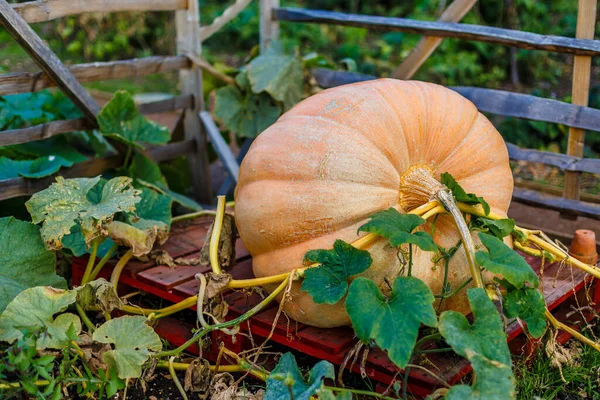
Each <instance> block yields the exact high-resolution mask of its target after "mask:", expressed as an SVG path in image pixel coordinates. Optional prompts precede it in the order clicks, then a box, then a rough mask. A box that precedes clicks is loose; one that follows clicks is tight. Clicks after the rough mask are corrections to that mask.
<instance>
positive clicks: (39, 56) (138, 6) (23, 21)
mask: <svg viewBox="0 0 600 400" xmlns="http://www.w3.org/2000/svg"><path fill="white" fill-rule="evenodd" d="M259 1H260V9H261V25H260V44H261V50H264V49H265V48H266V47H267V46H268V44H269V42H270V41H271V40H274V39H277V38H278V36H279V22H280V21H288V22H310V23H323V24H335V25H343V26H358V27H365V28H369V29H373V30H392V31H401V32H408V33H417V34H422V35H426V36H427V37H428V38H433V39H436V38H437V39H436V40H433V41H430V42H427V43H424V44H425V47H426V48H427V52H426V53H427V55H428V54H430V53H431V52H432V51H433V49H434V48H435V46H437V44H439V41H440V40H441V38H446V37H450V38H458V39H463V40H475V41H483V42H488V43H495V44H500V45H508V46H513V47H515V48H524V49H530V50H539V51H551V52H559V53H566V54H573V55H575V65H574V75H573V101H574V104H569V103H565V102H560V101H557V100H551V99H544V98H539V97H535V96H531V95H524V94H519V93H511V92H507V91H501V90H491V89H483V88H472V87H455V88H453V89H454V90H456V91H458V92H459V93H461V94H462V95H463V96H465V97H467V98H469V99H471V100H472V101H473V102H474V103H475V104H476V105H477V107H478V108H479V109H480V110H481V111H484V112H489V113H492V114H496V115H501V116H510V117H516V118H524V119H530V120H536V121H546V122H551V123H558V124H564V125H567V126H569V127H570V130H569V148H568V152H567V154H554V153H546V152H539V151H535V150H527V149H520V148H518V147H516V146H514V145H510V144H509V145H508V149H509V155H510V157H511V159H513V160H525V161H530V162H541V163H544V164H548V165H552V166H555V167H559V168H561V169H562V170H563V171H565V189H564V191H563V193H562V197H557V196H549V195H548V194H542V193H540V192H539V191H533V190H530V189H527V188H516V189H515V192H514V196H513V197H514V200H516V201H518V202H522V203H526V204H533V205H536V206H542V207H546V208H549V209H554V210H558V211H561V212H562V213H564V215H566V216H573V215H575V216H576V215H581V216H586V217H591V218H595V219H600V205H598V204H597V203H598V198H597V197H595V196H583V200H588V201H581V199H580V197H582V196H581V194H580V179H579V177H580V176H581V174H582V173H584V172H585V173H593V174H599V173H600V160H596V159H586V158H583V157H582V156H583V143H584V132H585V130H591V131H600V110H596V109H592V108H589V107H587V96H588V91H589V78H590V63H591V57H592V56H597V55H600V41H597V40H592V39H593V33H594V23H595V15H596V2H595V1H594V0H579V13H578V25H577V38H566V37H559V36H546V35H541V34H536V33H530V32H520V31H516V30H510V29H500V28H493V27H485V26H477V25H467V24H461V23H455V22H445V21H454V20H458V19H460V18H461V17H462V16H463V15H464V14H465V13H466V11H467V10H468V8H470V7H472V6H473V4H474V3H475V1H474V0H455V2H454V3H456V4H454V3H453V4H451V5H450V7H448V10H447V11H448V12H447V13H444V14H443V15H442V18H441V20H440V21H436V22H429V21H416V20H411V19H403V18H388V17H379V16H366V15H355V14H345V13H339V12H331V11H321V10H306V9H293V8H281V7H280V6H279V0H259ZM250 2H251V0H236V1H235V2H234V3H233V4H232V5H231V6H230V7H229V8H227V9H226V10H225V11H224V13H223V14H222V15H221V16H220V17H218V18H216V19H215V20H214V21H213V23H212V24H211V25H208V26H203V27H201V26H200V13H199V10H198V5H197V4H198V3H197V1H194V0H190V1H188V0H40V1H31V2H26V3H21V4H13V5H9V4H8V3H6V1H5V0H0V22H2V23H3V24H4V25H5V26H6V27H7V29H9V31H11V33H13V35H14V36H15V37H16V38H17V39H19V38H20V43H21V44H22V46H23V47H24V48H25V49H26V50H27V51H28V52H29V53H30V54H31V55H32V57H33V58H34V60H36V62H38V64H39V65H40V66H41V67H42V70H43V72H40V73H19V72H17V73H8V74H2V75H0V95H6V94H13V93H23V92H35V91H39V90H42V89H44V88H47V87H52V86H60V87H61V88H62V89H63V90H65V92H66V94H67V95H69V97H70V98H71V99H72V100H73V101H74V102H75V104H76V105H78V106H79V107H80V108H81V109H82V111H83V113H84V117H83V118H79V119H72V120H68V121H53V122H49V123H46V124H43V125H38V126H33V127H29V128H24V129H17V130H13V131H5V132H0V146H5V145H9V144H18V143H25V142H28V141H32V140H39V139H44V138H48V137H51V136H53V135H58V134H61V133H65V132H71V131H74V130H84V129H92V128H94V127H95V124H96V122H95V116H96V115H97V113H98V110H99V107H98V106H97V105H96V104H95V102H94V101H93V99H91V97H90V96H89V95H88V94H87V92H85V90H83V88H82V87H81V86H80V83H85V82H93V81H98V80H106V79H116V78H131V77H140V76H144V75H148V74H153V73H162V72H170V71H179V74H180V83H181V87H182V92H181V94H180V95H179V96H176V97H174V98H172V99H168V100H161V101H158V102H154V103H149V104H143V105H142V106H140V111H141V112H142V113H156V112H163V111H173V110H184V116H183V121H182V125H183V132H184V135H183V138H182V139H181V140H179V141H176V142H172V143H169V144H168V145H166V146H163V147H158V148H153V149H148V155H149V156H151V157H152V158H153V159H155V160H156V161H164V160H169V159H172V158H174V157H176V156H179V155H183V154H185V155H186V156H187V157H188V158H189V160H190V165H191V168H192V173H193V186H194V192H195V196H196V198H197V199H198V200H200V201H203V202H206V203H208V202H210V201H211V197H212V193H211V190H210V179H209V175H208V158H207V151H206V146H207V134H206V133H207V132H208V133H209V134H210V135H209V136H210V138H211V141H212V142H213V145H214V146H215V148H217V150H218V153H219V154H220V155H221V158H222V159H223V161H224V164H225V166H226V169H227V171H228V172H229V173H230V174H233V175H232V176H234V179H233V180H234V181H235V174H236V172H237V165H236V162H235V160H234V159H233V158H232V157H231V156H230V154H226V153H227V151H226V149H225V148H223V144H222V143H220V142H219V141H218V135H216V134H215V131H216V127H215V126H214V123H213V122H212V119H211V118H210V116H209V115H208V114H207V113H205V112H202V110H203V104H202V102H203V99H202V70H203V69H204V70H205V71H206V72H208V73H212V74H218V72H216V71H214V70H212V69H211V67H210V65H208V64H207V63H205V62H203V60H202V59H201V58H200V54H201V47H202V46H201V41H202V40H205V39H206V38H207V37H209V36H210V35H212V34H214V33H215V32H216V31H218V29H219V28H221V27H222V26H223V25H224V24H225V23H227V22H228V21H230V20H231V19H232V18H234V17H235V16H236V15H237V14H238V13H239V12H240V11H241V10H243V9H244V8H245V7H246V6H248V4H249V3H250ZM452 7H453V8H452ZM461 7H462V9H460V8H461ZM465 7H468V8H465ZM115 11H175V15H176V27H177V55H174V56H167V57H147V58H140V59H133V60H121V61H114V62H101V63H88V64H78V65H74V66H71V67H69V68H67V67H65V66H64V65H62V64H61V63H60V61H59V60H58V59H56V57H55V56H54V58H53V57H52V56H53V53H51V51H50V50H49V49H48V48H47V46H45V45H44V44H43V42H41V40H40V39H39V38H38V37H37V35H35V34H34V33H33V31H31V29H30V28H29V26H28V24H27V23H37V22H44V21H49V20H52V19H55V18H60V17H64V16H68V15H76V14H81V13H88V12H115ZM409 58H410V57H409ZM425 58H426V56H425ZM49 60H50V61H49ZM422 61H423V57H421V58H420V60H415V61H414V65H411V66H408V69H411V70H413V71H414V70H416V68H418V65H420V64H421V63H422ZM411 62H413V61H412V60H411ZM415 65H417V66H416V67H415ZM313 73H314V75H315V77H316V79H317V82H318V83H319V84H320V85H321V86H323V87H333V86H337V85H341V84H345V83H351V82H357V81H361V80H367V79H375V77H374V76H368V75H362V74H356V73H349V72H344V71H331V70H315V71H313ZM246 147H247V146H246ZM121 161H122V157H121V156H115V157H112V158H107V159H95V160H89V161H86V162H83V163H79V164H76V165H75V166H73V167H71V168H69V169H67V170H65V171H64V172H63V171H61V175H65V176H93V175H97V174H99V173H101V172H102V171H103V170H105V169H106V168H109V167H113V166H116V165H119V163H120V162H121ZM52 179H53V178H52V177H49V178H46V179H41V180H30V179H25V178H15V179H9V180H4V181H0V200H2V199H7V198H11V197H16V196H24V195H30V194H32V193H34V192H36V191H38V190H41V189H43V188H44V187H46V186H47V185H48V184H49V183H50V182H51V181H52ZM538 188H539V187H538ZM554 194H556V193H554Z"/></svg>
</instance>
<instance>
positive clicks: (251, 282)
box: [211, 200, 445, 289]
mask: <svg viewBox="0 0 600 400" xmlns="http://www.w3.org/2000/svg"><path fill="white" fill-rule="evenodd" d="M438 207H441V210H442V211H445V209H444V208H443V207H442V206H441V205H440V203H439V202H438V201H437V200H433V201H430V202H428V203H425V204H423V205H422V206H419V207H417V208H415V209H414V210H411V211H410V212H409V213H408V214H415V215H419V216H420V215H424V214H426V213H427V212H428V211H433V210H434V209H437V208H438ZM432 215H433V214H432ZM379 237H380V236H379V235H376V234H375V233H369V234H366V235H365V236H363V237H361V238H359V239H357V240H355V241H354V242H352V243H351V244H352V246H354V247H356V248H357V249H365V248H367V247H369V246H370V245H371V244H373V243H374V242H375V241H376V240H377V239H378V238H379ZM211 240H212V239H211ZM318 265H319V263H313V264H311V265H309V266H307V267H304V268H298V269H297V270H296V276H297V277H298V278H301V277H302V276H304V271H306V270H307V269H308V268H311V267H316V266H318ZM289 275H290V273H289V272H286V273H283V274H279V275H273V276H265V277H263V278H253V279H241V280H235V279H232V280H231V281H229V283H228V284H227V288H229V289H243V288H247V287H255V286H263V285H269V284H273V283H279V282H281V281H282V280H284V279H285V278H287V277H288V276H289Z"/></svg>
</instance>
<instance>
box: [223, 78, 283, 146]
mask: <svg viewBox="0 0 600 400" xmlns="http://www.w3.org/2000/svg"><path fill="white" fill-rule="evenodd" d="M240 74H245V72H241V73H240ZM281 111H282V110H281V107H280V106H279V104H277V103H276V102H275V101H274V100H273V99H272V98H271V96H269V95H268V94H267V93H260V94H254V93H252V92H251V91H249V90H248V91H243V92H242V91H240V89H239V88H237V87H235V86H226V87H222V88H219V89H217V91H216V92H215V116H216V117H217V118H219V119H220V120H221V121H222V122H223V123H224V124H225V126H226V127H227V129H229V130H231V131H233V132H235V133H236V134H237V135H238V136H241V137H248V138H255V137H256V136H258V134H259V133H261V132H262V131H264V130H265V129H267V128H268V127H269V126H271V125H272V124H273V123H275V121H277V118H279V116H280V115H281Z"/></svg>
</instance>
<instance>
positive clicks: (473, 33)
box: [274, 8, 600, 56]
mask: <svg viewBox="0 0 600 400" xmlns="http://www.w3.org/2000/svg"><path fill="white" fill-rule="evenodd" d="M274 17H275V18H276V19H278V20H279V21H295V22H314V23H327V24H332V25H343V26H356V27H361V28H370V29H377V30H392V31H399V32H407V33H415V34H418V35H426V36H438V37H453V38H459V39H465V40H476V41H480V42H487V43H496V44H505V45H509V46H515V47H519V48H522V49H530V50H546V51H552V52H557V53H568V54H577V55H588V56H596V55H600V41H598V40H586V39H571V38H566V37H562V36H549V35H540V34H537V33H531V32H522V31H515V30H510V29H502V28H494V27H489V26H480V25H470V24H459V23H453V22H431V21H417V20H412V19H406V18H392V17H378V16H371V15H358V14H346V13H340V12H335V11H321V10H305V9H297V8H278V9H275V10H274Z"/></svg>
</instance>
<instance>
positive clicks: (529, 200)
mask: <svg viewBox="0 0 600 400" xmlns="http://www.w3.org/2000/svg"><path fill="white" fill-rule="evenodd" d="M513 201H516V202H518V203H523V204H529V205H533V206H541V207H544V208H547V209H550V210H556V211H560V212H561V213H565V214H570V215H579V216H583V217H587V218H592V219H596V220H600V204H591V203H584V202H582V201H579V200H572V199H565V198H562V197H554V196H548V195H544V194H541V193H539V192H536V191H533V190H527V189H519V188H515V189H514V192H513Z"/></svg>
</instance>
